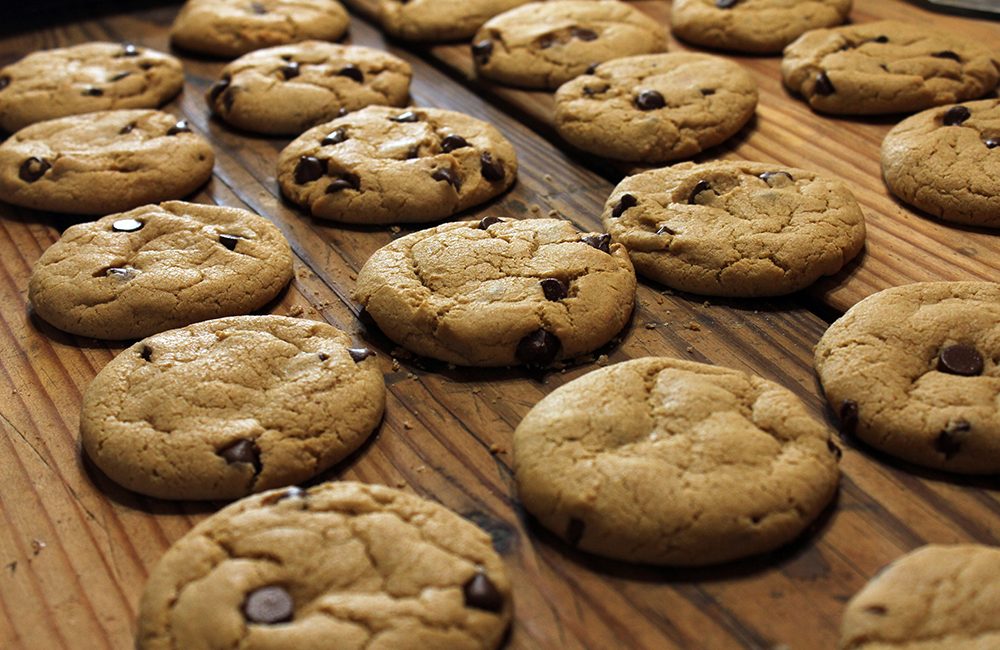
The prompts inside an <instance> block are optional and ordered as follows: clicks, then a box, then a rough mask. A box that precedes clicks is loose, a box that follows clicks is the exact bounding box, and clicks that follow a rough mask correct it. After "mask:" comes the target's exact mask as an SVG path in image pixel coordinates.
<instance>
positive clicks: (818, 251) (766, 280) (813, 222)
mask: <svg viewBox="0 0 1000 650" xmlns="http://www.w3.org/2000/svg"><path fill="white" fill-rule="evenodd" d="M602 218H603V221H604V227H605V228H606V229H607V231H608V233H610V234H611V238H612V240H614V241H616V242H619V243H621V244H623V245H624V246H625V247H626V248H627V249H628V251H629V255H630V256H631V258H632V263H633V264H635V268H636V270H637V271H638V272H639V273H641V274H642V275H644V276H646V277H648V278H651V279H653V280H656V281H657V282H660V283H662V284H665V285H667V286H668V287H672V288H674V289H680V290H681V291H690V292H691V293H699V294H703V295H708V296H730V297H745V298H749V297H757V296H778V295H783V294H787V293H791V292H793V291H798V290H799V289H802V288H804V287H807V286H809V285H810V284H812V283H813V282H815V281H816V280H817V279H819V278H820V277H821V276H824V275H832V274H834V273H836V272H837V271H839V270H840V269H841V268H842V267H843V266H844V265H845V264H846V263H847V262H848V261H850V260H851V258H853V257H854V256H855V255H857V254H858V252H860V251H861V248H862V247H863V246H864V242H865V220H864V216H863V215H862V213H861V208H860V207H858V203H857V201H855V199H854V196H853V195H852V194H851V192H850V190H848V189H847V187H846V186H845V185H844V184H843V183H841V182H840V181H835V180H831V179H828V178H824V177H822V176H819V175H817V174H815V173H813V172H810V171H805V170H803V169H793V168H788V167H783V166H781V165H777V164H773V163H756V162H729V161H714V162H709V163H704V164H701V165H695V164H694V163H680V164H678V165H674V166H673V167H666V168H663V169H653V170H650V171H647V172H643V173H641V174H636V175H635V176H628V177H626V178H625V180H623V181H622V182H621V183H619V184H618V186H617V187H616V188H615V189H614V191H613V192H612V193H611V196H610V197H609V198H608V201H607V203H605V204H604V214H603V217H602Z"/></svg>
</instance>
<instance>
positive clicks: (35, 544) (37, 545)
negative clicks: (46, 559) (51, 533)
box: [31, 539, 48, 555]
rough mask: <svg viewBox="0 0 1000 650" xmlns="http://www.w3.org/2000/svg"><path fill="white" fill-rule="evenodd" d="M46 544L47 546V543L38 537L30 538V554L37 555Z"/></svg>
mask: <svg viewBox="0 0 1000 650" xmlns="http://www.w3.org/2000/svg"><path fill="white" fill-rule="evenodd" d="M46 546H48V544H46V543H45V542H43V541H42V540H40V539H33V540H31V554H32V555H38V554H39V553H41V552H42V549H44V548H45V547H46Z"/></svg>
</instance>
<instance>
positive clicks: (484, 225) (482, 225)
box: [478, 217, 500, 230]
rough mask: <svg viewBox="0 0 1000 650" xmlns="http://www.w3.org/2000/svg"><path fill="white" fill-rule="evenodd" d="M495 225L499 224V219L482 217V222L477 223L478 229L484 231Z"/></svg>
mask: <svg viewBox="0 0 1000 650" xmlns="http://www.w3.org/2000/svg"><path fill="white" fill-rule="evenodd" d="M495 223H500V217H483V219H482V221H480V222H479V226H478V228H479V229H480V230H486V229H487V228H489V227H490V226H492V225H493V224H495Z"/></svg>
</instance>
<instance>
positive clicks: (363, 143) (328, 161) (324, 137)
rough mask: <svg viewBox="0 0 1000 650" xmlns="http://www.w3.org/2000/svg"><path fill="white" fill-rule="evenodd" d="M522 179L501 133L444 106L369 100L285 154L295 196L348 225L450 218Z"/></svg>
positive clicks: (281, 178)
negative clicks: (371, 103) (372, 103)
mask: <svg viewBox="0 0 1000 650" xmlns="http://www.w3.org/2000/svg"><path fill="white" fill-rule="evenodd" d="M516 177H517V155H516V154H515V153H514V147H513V145H511V143H510V142H508V141H507V139H506V138H505V137H503V136H502V135H501V134H500V132H499V131H497V130H496V129H495V128H493V126H492V125H491V124H487V123H486V122H483V121H482V120H477V119H476V118H474V117H469V116H468V115H464V114H462V113H456V112H454V111H447V110H444V109H441V108H408V109H405V110H403V109H399V108H389V107H386V106H369V107H367V108H363V109H361V110H360V111H357V112H355V113H350V114H348V115H345V116H344V117H341V118H338V119H335V120H333V121H332V122H327V123H326V124H321V125H320V126H317V127H315V128H313V129H310V130H309V131H306V132H305V133H303V134H302V135H301V136H299V137H298V138H297V139H295V140H294V141H293V142H292V143H291V144H289V145H288V146H287V147H285V149H284V150H283V151H282V152H281V155H280V156H279V157H278V184H279V185H280V186H281V191H282V193H283V194H284V195H285V196H286V197H287V198H288V199H289V200H290V201H292V202H293V203H295V204H297V205H299V206H301V207H302V208H304V209H305V210H307V211H308V212H309V213H310V214H312V215H313V216H315V217H321V218H323V219H333V220H334V221H342V222H346V223H362V224H387V223H404V222H419V221H436V220H438V219H444V218H445V217H449V216H451V215H453V214H455V213H456V212H461V211H462V210H465V209H467V208H471V207H472V206H474V205H479V204H480V203H482V202H484V201H487V200H489V199H491V198H493V197H495V196H497V195H499V194H501V193H502V192H504V191H505V190H506V189H507V188H509V187H510V186H511V185H512V184H513V183H514V180H515V178H516Z"/></svg>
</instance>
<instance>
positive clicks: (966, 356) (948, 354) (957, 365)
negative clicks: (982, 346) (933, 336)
mask: <svg viewBox="0 0 1000 650" xmlns="http://www.w3.org/2000/svg"><path fill="white" fill-rule="evenodd" d="M983 365H984V364H983V355H982V354H980V353H979V350H977V349H976V348H974V347H973V346H971V345H967V344H965V343H956V344H955V345H949V346H948V347H946V348H944V349H943V350H941V354H939V355H938V362H937V369H938V370H939V371H941V372H947V373H949V374H952V375H962V376H963V377H974V376H976V375H981V374H983Z"/></svg>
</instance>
